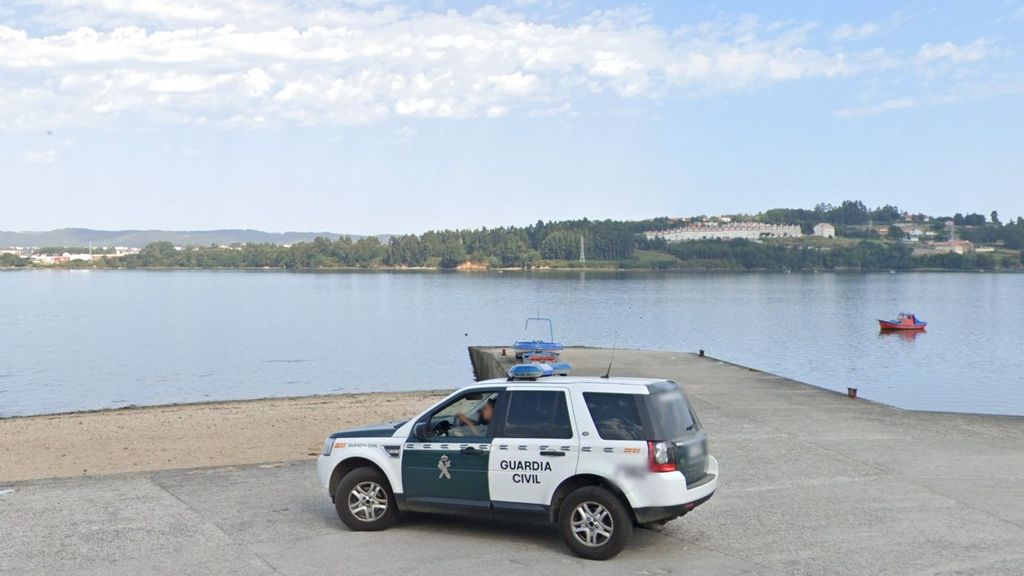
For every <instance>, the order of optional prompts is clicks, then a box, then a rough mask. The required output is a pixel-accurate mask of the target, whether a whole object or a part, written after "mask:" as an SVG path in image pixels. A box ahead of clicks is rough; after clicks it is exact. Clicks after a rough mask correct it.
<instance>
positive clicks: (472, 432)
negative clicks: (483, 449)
mask: <svg viewBox="0 0 1024 576" xmlns="http://www.w3.org/2000/svg"><path fill="white" fill-rule="evenodd" d="M496 400H497V399H496V398H490V399H488V400H487V402H486V403H485V404H484V405H483V407H481V408H480V415H479V416H478V417H477V419H476V420H473V419H472V418H470V417H469V416H466V414H465V413H464V412H459V413H458V414H457V415H456V416H455V417H456V419H458V421H459V423H460V424H461V426H458V427H457V428H454V429H453V431H455V435H457V436H486V435H487V426H488V425H489V424H490V423H491V418H492V417H493V416H494V403H495V401H496Z"/></svg>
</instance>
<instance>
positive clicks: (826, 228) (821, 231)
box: [814, 222, 836, 238]
mask: <svg viewBox="0 0 1024 576" xmlns="http://www.w3.org/2000/svg"><path fill="white" fill-rule="evenodd" d="M814 235H815V236H821V237H822V238H835V237H836V227H835V226H833V225H831V224H829V223H828V222H822V223H820V224H815V225H814Z"/></svg>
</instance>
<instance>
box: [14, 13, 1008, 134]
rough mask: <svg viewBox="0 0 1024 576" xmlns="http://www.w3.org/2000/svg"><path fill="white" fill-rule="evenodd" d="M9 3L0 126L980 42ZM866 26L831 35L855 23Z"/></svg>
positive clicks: (699, 74) (488, 107) (152, 116)
mask: <svg viewBox="0 0 1024 576" xmlns="http://www.w3.org/2000/svg"><path fill="white" fill-rule="evenodd" d="M15 2H18V3H19V4H26V3H27V4H29V5H31V6H34V7H37V8H38V12H39V14H38V16H37V17H36V19H37V21H36V23H35V25H33V26H32V27H27V26H25V27H19V28H15V27H12V26H10V25H8V26H3V25H0V93H2V94H3V95H4V97H3V98H0V118H2V119H4V120H5V121H4V122H3V123H2V124H0V129H12V128H13V129H18V128H36V127H38V126H39V125H43V124H45V125H47V126H60V125H107V126H110V125H112V126H117V125H128V126H137V125H138V123H139V122H140V120H141V121H146V122H152V123H203V124H207V123H208V124H214V125H222V126H230V127H246V126H268V125H278V124H298V125H307V124H360V123H370V122H377V121H382V120H386V119H389V118H395V117H431V118H483V117H500V116H504V115H506V114H510V113H512V111H515V112H517V113H523V114H526V115H531V116H543V115H546V114H550V113H564V112H558V111H559V110H564V111H569V110H577V109H581V108H583V106H579V105H578V104H580V103H581V101H582V100H583V99H585V98H588V97H590V95H592V94H609V95H613V96H615V97H618V98H627V99H638V98H652V99H660V98H663V97H665V96H666V95H669V94H676V95H679V94H682V95H696V96H701V95H708V94H717V93H721V92H726V91H730V90H739V89H746V88H750V87H756V86H760V85H764V84H769V83H774V82H789V81H798V80H802V79H807V78H845V77H851V76H854V75H858V74H866V73H873V72H874V73H877V72H880V71H884V70H887V69H890V68H893V67H896V66H901V65H910V64H915V65H918V66H924V67H927V66H932V65H935V66H951V65H966V64H970V63H972V62H975V61H977V60H978V59H980V58H983V57H984V56H985V54H987V53H988V52H990V51H991V50H992V49H993V46H992V45H991V44H989V43H987V42H983V41H978V42H975V43H973V44H969V45H965V46H957V45H954V44H951V43H945V44H942V43H939V44H926V45H924V46H922V47H921V50H920V52H919V53H918V54H913V55H908V56H907V57H905V58H903V59H902V60H900V59H899V58H897V57H894V56H893V55H890V54H889V53H888V52H886V51H885V50H882V49H880V48H868V49H864V50H860V51H845V50H837V49H835V48H834V47H833V48H820V47H816V46H814V43H813V40H814V34H815V27H814V26H813V25H812V24H799V23H784V22H782V23H780V22H770V23H762V22H761V21H760V20H758V19H757V18H754V17H743V18H739V19H737V20H735V21H732V22H729V21H718V22H706V23H700V24H696V25H693V26H687V27H683V28H680V29H678V30H666V29H664V28H663V27H659V25H657V24H656V23H655V22H654V21H653V20H652V18H651V17H650V14H649V13H648V12H646V11H644V10H638V9H624V10H611V11H601V12H595V13H593V14H591V15H589V16H587V17H584V18H581V19H579V20H577V21H571V22H563V23H558V24H554V23H551V22H550V21H547V20H543V19H531V18H529V17H527V16H524V15H521V14H510V13H508V12H506V11H504V10H502V9H500V8H495V7H487V8H482V9H479V10H477V11H476V12H473V13H470V14H463V13H459V12H456V11H446V12H428V11H416V12H414V11H410V10H406V9H405V8H403V7H402V6H400V5H397V4H393V3H387V2H377V1H374V0H363V1H355V2H353V1H349V2H293V1H291V0H190V1H189V2H164V1H162V0H15ZM68 23H71V24H70V27H69V24H68ZM872 26H875V27H877V26H876V25H873V24H863V25H860V26H857V27H850V29H849V30H842V27H840V29H837V30H836V31H834V32H833V34H834V35H835V34H839V35H841V36H844V37H847V38H854V37H866V36H870V34H871V33H873V29H872ZM28 30H32V32H29V31H28ZM840 30H842V32H840ZM819 38H820V35H819ZM552 111H555V112H552Z"/></svg>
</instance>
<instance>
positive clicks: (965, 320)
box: [0, 270, 1024, 416]
mask: <svg viewBox="0 0 1024 576" xmlns="http://www.w3.org/2000/svg"><path fill="white" fill-rule="evenodd" d="M901 310H908V311H913V312H916V313H917V314H918V315H919V316H920V317H921V318H923V319H925V320H927V321H928V322H929V329H928V332H927V333H924V334H920V335H917V336H916V337H915V336H901V335H880V334H879V332H878V328H877V323H876V322H875V319H876V318H887V317H891V316H894V315H895V314H896V313H897V312H899V311H901ZM538 312H539V313H540V314H541V315H544V316H550V317H551V318H553V320H554V325H555V332H556V334H555V336H556V338H557V339H558V340H561V341H563V342H565V343H566V344H568V345H573V344H578V345H588V346H607V347H611V346H618V347H625V348H647V349H656V350H684V351H696V350H698V349H700V348H703V349H705V350H707V353H708V354H709V355H712V356H715V357H717V358H722V359H725V360H729V361H732V362H736V363H739V364H743V365H746V366H750V367H753V368H758V369H761V370H765V371H768V372H773V373H776V374H780V375H783V376H788V377H791V378H795V379H797V380H801V381H804V382H808V383H810V384H814V385H816V386H821V387H824V388H830V389H833V390H839V391H845V390H846V388H847V387H848V386H855V387H857V388H859V389H860V395H861V396H862V397H865V398H870V399H872V400H877V401H880V402H885V403H888V404H892V405H896V406H900V407H904V408H911V409H920V410H940V411H955V412H981V413H995V414H1024V335H1022V330H1021V327H1022V326H1024V275H1011V274H967V273H963V274H954V273H947V274H938V273H936V274H928V273H910V274H721V273H719V274H658V273H611V272H589V273H586V274H582V273H565V274H561V273H535V274H527V273H504V274H498V273H486V274H465V273H439V272H408V273H401V272H398V273H389V272H372V273H359V272H343V273H286V272H244V271H49V270H40V271H12V272H3V273H0V323H2V326H0V416H13V415H26V414H40V413H52V412H63V411H70V410H82V409H94V408H106V407H118V406H126V405H133V404H135V405H146V404H164V403H175V402H194V401H204V400H222V399H238V398H259V397H264V396H293V395H306V394H323V393H337V392H357V391H374V390H413V389H439V388H453V387H458V386H461V385H465V384H467V383H469V382H471V381H472V373H471V369H470V365H469V357H468V354H467V353H466V347H467V346H469V345H474V344H507V343H510V342H512V341H513V340H516V339H519V338H521V337H523V336H524V335H530V336H532V335H535V334H534V333H529V334H528V333H525V332H524V330H523V322H524V319H525V318H526V317H528V316H534V315H537V314H538ZM534 332H536V331H534Z"/></svg>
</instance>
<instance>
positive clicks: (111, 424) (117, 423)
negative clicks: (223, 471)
mask: <svg viewBox="0 0 1024 576" xmlns="http://www.w3.org/2000/svg"><path fill="white" fill-rule="evenodd" d="M447 394H448V392H441V391H418V392H370V393H362V394H336V395H319V396H300V397H292V398H263V399H255V400H226V401H215V402H202V403H190V404H167V405H162V406H140V407H126V408H115V409H105V410H96V411H85V412H71V413H61V414H40V415H35V416H16V417H10V418H4V419H0V438H3V439H4V441H3V442H2V443H0V462H4V465H3V467H0V483H9V482H20V481H25V480H38V479H43V478H68V477H84V476H96V475H107V474H119V473H131V472H152V471H157V470H171V469H184V468H208V467H214V466H234V465H246V464H263V463H267V462H284V461H293V460H303V459H311V458H313V457H315V456H316V455H318V454H319V453H320V450H321V448H322V447H323V441H324V438H325V437H326V436H327V435H328V434H330V433H331V432H333V431H335V430H341V429H345V428H352V427H356V426H364V425H368V424H375V423H379V422H387V421H390V420H399V419H403V418H410V417H412V416H415V415H416V414H418V413H419V412H421V411H422V410H424V409H425V408H426V407H428V406H429V405H430V404H432V403H434V402H436V401H437V400H439V399H441V398H443V397H444V396H445V395H447ZM8 463H10V464H8Z"/></svg>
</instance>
